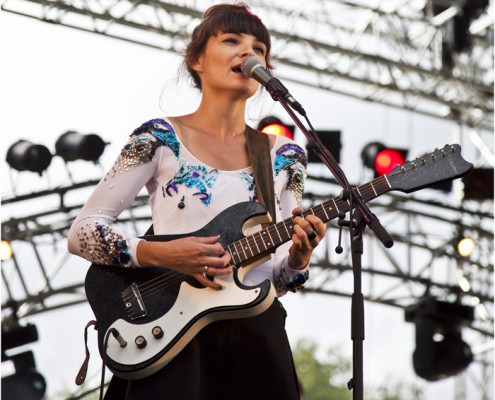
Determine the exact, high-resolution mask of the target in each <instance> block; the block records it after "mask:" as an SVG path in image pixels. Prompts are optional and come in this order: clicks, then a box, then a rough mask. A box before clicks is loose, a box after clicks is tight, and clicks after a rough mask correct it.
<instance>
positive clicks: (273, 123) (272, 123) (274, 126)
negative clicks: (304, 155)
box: [257, 117, 294, 139]
mask: <svg viewBox="0 0 495 400" xmlns="http://www.w3.org/2000/svg"><path fill="white" fill-rule="evenodd" d="M257 129H258V130H259V131H260V132H263V133H269V134H272V135H279V136H285V137H288V138H289V139H294V126H293V125H285V124H284V123H283V122H282V121H281V120H280V119H278V118H277V117H265V118H263V119H262V120H261V121H260V123H259V124H258V127H257Z"/></svg>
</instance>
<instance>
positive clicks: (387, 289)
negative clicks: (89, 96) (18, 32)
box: [2, 0, 495, 398]
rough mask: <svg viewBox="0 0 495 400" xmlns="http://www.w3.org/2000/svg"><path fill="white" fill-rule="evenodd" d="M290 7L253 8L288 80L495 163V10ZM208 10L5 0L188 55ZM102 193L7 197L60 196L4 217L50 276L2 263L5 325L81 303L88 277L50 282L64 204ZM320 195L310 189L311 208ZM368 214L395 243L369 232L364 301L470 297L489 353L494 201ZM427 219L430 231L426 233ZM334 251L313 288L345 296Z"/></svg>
mask: <svg viewBox="0 0 495 400" xmlns="http://www.w3.org/2000/svg"><path fill="white" fill-rule="evenodd" d="M287 3H288V2H287V1H274V0H270V1H268V0H253V1H251V2H250V6H251V7H252V8H253V10H254V11H255V12H256V13H257V14H258V15H260V17H261V18H262V19H263V21H264V22H265V24H266V25H267V27H268V28H269V30H270V32H271V34H272V37H273V57H274V60H275V63H276V64H277V66H279V70H280V71H281V72H280V77H281V78H283V79H285V80H291V81H293V82H297V83H300V84H303V85H306V86H309V87H314V88H318V89H321V90H325V91H330V92H333V93H338V94H343V95H346V96H351V97H353V98H357V99H361V100H364V101H369V102H376V103H379V104H383V105H387V106H391V107H396V108H399V109H405V110H410V111H412V112H415V113H419V114H423V115H428V116H432V117H435V118H441V119H450V120H452V121H453V122H454V123H456V124H458V126H461V127H465V129H464V132H466V133H467V134H466V135H465V136H466V138H467V139H468V140H469V141H470V142H471V144H472V145H473V146H474V147H475V148H476V149H477V151H478V154H479V159H478V160H476V163H475V164H476V166H478V167H479V166H488V167H492V168H493V165H494V164H495V157H494V154H493V143H492V142H493V123H494V121H493V111H494V110H493V84H494V81H493V68H494V63H493V57H494V53H493V5H492V4H488V5H487V7H485V8H483V9H479V10H474V11H473V10H467V9H466V8H463V7H465V6H463V4H469V2H458V1H454V0H413V1H408V0H393V1H392V0H390V1H378V0H376V1H365V0H348V1H345V0H343V1H337V0H326V1H322V0H310V1H304V2H292V3H293V4H292V6H291V7H290V8H289V7H288V6H287V5H286V4H287ZM294 3H295V4H296V5H295V6H294ZM205 8H206V5H205V1H199V0H196V1H195V0H189V1H187V0H183V1H179V0H177V1H159V0H143V1H117V0H94V1H89V0H87V1H83V0H73V1H70V0H67V1H49V0H39V1H36V0H5V1H4V2H3V4H2V10H3V11H8V12H12V13H16V14H20V15H24V16H27V17H32V18H36V19H39V20H41V21H45V22H49V23H53V24H59V25H63V26H68V27H72V28H76V29H79V30H83V31H87V32H92V33H97V34H100V35H105V36H108V37H112V38H117V39H121V40H126V41H129V42H133V43H137V44H141V45H145V46H150V47H153V48H157V49H161V50H166V51H170V52H180V51H181V49H182V45H183V42H184V39H185V38H186V37H187V36H188V34H189V33H190V32H191V29H192V27H193V26H195V25H196V24H197V22H198V19H199V18H200V17H201V15H202V12H203V11H204V10H205ZM468 11H469V12H472V14H469V13H468ZM468 17H469V18H468ZM462 18H464V19H462ZM466 19H468V21H467V22H469V23H468V25H467V28H466V31H465V32H464V33H465V35H464V36H465V38H467V39H468V40H467V42H460V41H459V39H458V38H457V36H456V35H455V34H453V32H455V31H456V29H460V28H459V26H458V25H456V24H458V23H459V21H460V20H462V21H463V22H466ZM310 180H313V181H315V182H318V183H319V184H323V185H327V186H328V189H329V191H332V190H334V191H335V192H336V194H337V193H338V190H339V188H338V186H337V185H336V184H335V182H333V181H332V180H329V179H326V178H322V177H317V176H310ZM94 184H95V182H93V181H89V182H82V183H78V184H74V185H70V186H67V187H64V188H57V189H51V190H47V191H45V192H39V193H33V194H30V195H26V196H18V197H13V198H4V199H2V206H3V208H4V215H9V207H10V206H16V205H19V204H29V202H30V201H37V200H40V199H43V198H48V197H50V198H55V199H57V201H56V202H55V203H57V204H56V205H55V206H53V208H50V209H46V210H45V211H44V212H41V213H37V214H33V215H30V214H29V213H26V215H23V216H21V217H10V218H8V219H5V220H3V221H2V238H3V239H5V240H10V241H11V242H12V243H13V245H14V246H15V245H16V244H17V245H18V246H19V248H21V249H26V247H29V249H30V250H29V251H32V252H33V259H34V260H35V261H36V263H37V264H38V265H39V270H40V274H41V275H40V276H41V283H40V284H39V285H38V286H37V287H35V288H32V287H28V285H27V284H26V279H25V277H24V275H25V274H26V273H27V272H26V270H25V268H24V267H23V266H22V265H21V263H19V262H17V260H16V258H15V257H14V258H13V259H12V260H11V261H9V262H10V263H12V265H13V268H12V269H11V270H12V271H14V272H11V273H10V275H9V276H7V275H6V273H5V270H6V269H7V268H5V267H2V282H3V285H4V289H5V292H4V293H5V295H4V296H3V298H2V308H3V311H2V318H3V319H6V318H9V317H11V316H12V315H13V314H15V316H16V317H19V318H22V317H25V316H29V315H33V314H37V313H41V312H45V311H49V310H53V309H56V308H60V307H66V306H70V305H73V304H78V303H81V302H84V301H86V299H85V294H84V291H83V282H82V281H76V282H73V283H71V284H66V283H64V284H61V285H58V284H57V283H56V280H55V278H56V276H57V275H58V274H61V271H62V270H63V267H64V265H65V264H66V262H67V259H68V255H67V253H66V251H65V248H63V249H62V248H61V246H60V243H59V242H60V240H61V239H62V238H65V237H66V234H67V230H68V228H69V227H70V224H71V222H72V220H73V218H74V217H75V215H76V214H77V211H78V210H79V208H80V207H81V204H67V201H66V196H67V194H68V193H71V192H74V191H78V190H86V189H89V188H91V187H92V186H93V185H94ZM322 200H324V199H322V198H321V196H319V195H316V194H313V193H309V192H308V193H306V195H305V199H304V203H305V204H304V205H305V208H306V207H307V206H313V205H314V204H317V203H319V202H321V201H322ZM373 207H374V208H375V209H378V210H379V211H377V213H379V214H380V216H381V218H382V220H383V221H387V229H389V232H390V233H391V235H392V237H393V239H394V240H395V242H396V245H395V246H394V247H393V248H392V249H391V250H387V251H385V249H383V247H382V246H381V244H379V243H378V242H376V241H375V239H374V238H373V237H372V236H368V237H367V240H366V243H367V246H368V248H367V249H366V252H365V254H373V255H374V257H370V258H369V259H366V258H365V259H364V261H363V272H364V275H365V284H364V285H363V289H364V293H363V294H364V296H365V299H366V300H368V301H372V302H377V303H381V304H385V305H389V306H393V307H397V308H402V309H405V308H406V307H408V306H410V305H411V304H413V303H414V302H416V301H417V300H418V299H420V298H422V297H423V296H424V295H425V293H426V292H429V293H431V294H433V295H435V296H438V297H440V298H443V299H446V300H453V299H458V298H462V299H463V301H464V302H466V303H468V304H471V305H472V306H473V307H475V308H476V310H477V317H476V319H475V322H474V324H473V326H472V327H471V328H472V331H473V332H475V334H477V341H478V343H477V345H478V347H479V348H487V345H488V351H491V350H492V349H490V348H489V344H490V343H491V341H492V340H493V318H494V315H493V200H468V201H465V202H463V203H462V205H452V204H451V203H449V202H448V201H445V202H431V201H424V200H420V199H417V198H414V197H410V196H404V195H395V194H387V195H385V196H383V197H380V198H379V199H377V200H375V201H374V202H373ZM149 222H150V219H149V214H148V209H147V201H146V199H144V198H138V199H137V200H136V202H135V203H134V204H133V206H132V207H131V209H130V210H129V212H127V213H126V214H125V215H123V216H122V218H121V219H120V223H122V224H124V225H126V226H127V228H128V230H129V228H130V229H132V230H134V232H136V234H142V232H143V231H144V230H145V229H146V227H147V225H148V224H149ZM432 223H433V224H435V227H436V228H435V231H434V232H432V231H429V230H428V229H427V228H426V227H427V226H429V225H431V224H432ZM330 225H333V223H331V224H330ZM333 231H334V232H335V229H333ZM461 233H463V234H469V235H471V236H472V237H473V238H474V239H475V240H476V242H477V246H478V247H477V251H476V252H475V253H473V255H472V256H471V257H469V258H468V259H466V258H462V257H460V256H459V255H458V254H457V252H456V249H455V245H456V243H457V240H458V238H459V235H460V234H461ZM328 236H329V239H330V235H328ZM346 240H348V239H347V237H346V236H345V235H344V241H346ZM330 242H332V243H333V246H335V238H332V239H330V240H329V241H328V242H327V241H325V242H323V243H322V245H321V246H320V247H319V249H318V252H317V253H315V257H314V259H313V261H312V278H311V280H310V281H309V282H308V285H307V287H306V292H313V293H324V294H329V295H336V296H346V297H349V296H351V294H352V293H351V291H350V289H351V287H350V286H349V285H345V284H342V282H343V281H346V280H347V282H349V279H350V278H349V276H350V275H351V274H352V268H351V266H350V265H349V261H348V260H349V253H348V252H344V254H341V255H338V254H336V253H335V252H334V251H333V248H332V247H331V246H330ZM42 247H43V248H46V247H49V248H51V249H52V253H55V255H56V257H52V258H55V259H56V261H55V262H49V263H48V264H49V265H47V261H45V258H44V257H43V256H42V255H41V254H40V253H41V251H40V248H42ZM348 247H349V246H346V245H344V248H348ZM413 253H414V256H413ZM14 254H15V253H14ZM376 260H380V261H379V262H377V261H376ZM5 264H6V262H5V263H4V265H5ZM344 288H347V289H348V290H346V289H344ZM486 354H487V353H486V352H481V351H480V354H479V361H482V362H483V363H488V364H490V362H489V361H487V357H486ZM492 367H493V366H492ZM492 367H491V368H492ZM491 379H492V378H491ZM486 380H487V379H486V378H485V379H484V381H485V382H484V383H486V384H488V383H487V382H486ZM488 380H489V381H490V382H491V380H490V379H488ZM481 386H483V385H481ZM483 387H485V386H483ZM481 390H482V388H480V391H481ZM482 398H485V397H482ZM486 398H488V397H486Z"/></svg>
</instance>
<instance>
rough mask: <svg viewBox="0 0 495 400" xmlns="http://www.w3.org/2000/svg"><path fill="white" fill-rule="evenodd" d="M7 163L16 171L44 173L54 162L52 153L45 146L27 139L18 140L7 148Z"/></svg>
mask: <svg viewBox="0 0 495 400" xmlns="http://www.w3.org/2000/svg"><path fill="white" fill-rule="evenodd" d="M6 161H7V164H9V165H10V167H11V168H13V169H15V170H16V171H20V172H22V171H31V172H37V173H38V174H39V175H40V176H41V175H42V174H43V171H45V170H46V169H47V168H48V166H49V165H50V163H51V162H52V154H51V153H50V150H48V149H47V148H46V147H45V146H43V145H41V144H33V143H31V142H29V141H27V140H22V139H21V140H18V141H17V142H15V143H14V144H13V145H12V146H10V147H9V149H8V150H7V157H6Z"/></svg>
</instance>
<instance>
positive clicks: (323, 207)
mask: <svg viewBox="0 0 495 400" xmlns="http://www.w3.org/2000/svg"><path fill="white" fill-rule="evenodd" d="M324 204H327V202H325V203H324ZM324 204H322V205H321V208H322V209H323V212H324V213H325V216H326V218H327V219H326V220H327V221H330V217H329V216H328V214H327V210H325V206H324ZM329 211H332V207H330V208H329Z"/></svg>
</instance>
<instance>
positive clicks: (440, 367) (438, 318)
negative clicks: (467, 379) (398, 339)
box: [405, 297, 474, 381]
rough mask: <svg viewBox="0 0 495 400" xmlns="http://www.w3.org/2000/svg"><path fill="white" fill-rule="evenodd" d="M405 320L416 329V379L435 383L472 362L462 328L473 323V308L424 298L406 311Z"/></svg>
mask: <svg viewBox="0 0 495 400" xmlns="http://www.w3.org/2000/svg"><path fill="white" fill-rule="evenodd" d="M405 319H406V321H407V322H413V323H414V324H415V326H416V349H415V350H414V353H413V367H414V371H415V372H416V374H417V375H418V376H420V377H421V378H423V379H426V380H428V381H438V380H441V379H444V378H447V377H449V376H453V375H456V374H458V373H460V372H462V371H463V370H464V369H466V368H467V367H468V366H469V364H470V363H471V362H472V361H473V354H472V352H471V348H470V347H469V345H468V344H467V343H466V342H464V341H463V340H462V327H463V326H464V325H469V324H470V323H472V321H473V320H474V308H473V307H471V306H467V305H462V304H459V303H449V302H444V301H440V300H437V299H435V298H433V297H425V298H423V299H421V301H419V302H418V303H417V304H415V305H413V306H410V307H408V308H406V313H405Z"/></svg>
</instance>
